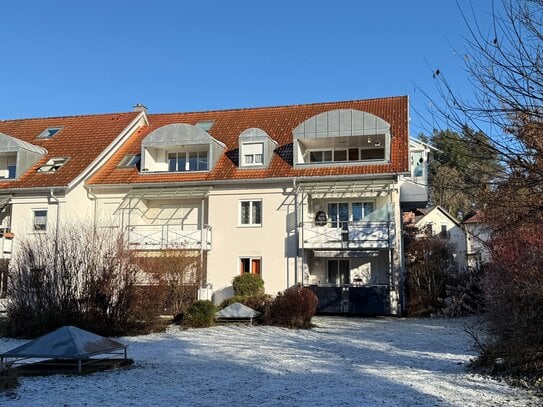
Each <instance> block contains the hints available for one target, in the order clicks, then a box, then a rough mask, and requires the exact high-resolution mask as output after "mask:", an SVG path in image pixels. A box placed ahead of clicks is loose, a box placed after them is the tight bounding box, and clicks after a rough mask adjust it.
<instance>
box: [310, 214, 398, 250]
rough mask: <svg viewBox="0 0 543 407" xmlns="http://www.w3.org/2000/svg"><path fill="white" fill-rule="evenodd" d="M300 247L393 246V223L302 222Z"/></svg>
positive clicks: (372, 247)
mask: <svg viewBox="0 0 543 407" xmlns="http://www.w3.org/2000/svg"><path fill="white" fill-rule="evenodd" d="M301 226H302V229H303V230H302V236H303V238H302V239H300V247H303V248H306V249H326V248H330V249H331V248H357V249H381V248H383V249H384V248H390V247H392V246H393V245H394V236H395V230H394V226H395V224H394V222H392V221H356V222H339V221H335V222H330V221H328V222H326V223H320V222H303V223H302V225H301Z"/></svg>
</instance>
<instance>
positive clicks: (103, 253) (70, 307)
mask: <svg viewBox="0 0 543 407" xmlns="http://www.w3.org/2000/svg"><path fill="white" fill-rule="evenodd" d="M170 260H172V258H171V257H169V256H168V255H165V257H164V258H158V259H157V260H156V261H155V262H154V263H153V265H152V267H150V266H149V262H146V261H144V260H142V257H141V256H140V257H138V256H137V255H136V253H135V252H134V251H132V250H128V249H127V246H126V242H125V241H124V238H123V236H122V235H120V234H119V235H112V234H111V231H109V230H105V229H94V228H90V227H85V226H81V225H74V226H63V227H62V228H61V229H60V231H59V233H56V234H54V233H44V234H37V235H35V236H33V238H31V239H28V240H23V241H21V242H20V244H19V247H18V248H17V250H16V253H15V256H14V259H13V260H12V263H11V271H10V281H9V287H8V310H7V311H8V321H7V326H6V333H7V334H8V335H11V336H18V337H35V336H39V335H41V334H44V333H47V332H50V331H52V330H54V329H56V328H58V327H60V326H63V325H68V324H71V325H77V326H79V327H81V328H83V329H88V330H91V331H93V332H96V333H98V334H101V335H107V336H116V335H124V334H134V333H141V332H148V331H149V330H151V329H153V327H154V324H155V322H156V319H157V316H158V315H160V314H162V313H163V310H164V301H165V299H166V298H167V297H168V295H170V298H169V299H170V301H171V302H175V301H173V299H172V295H174V294H171V293H172V292H175V295H177V294H178V292H177V291H176V290H178V285H179V284H174V282H179V281H180V280H179V279H177V280H176V279H175V278H170V276H169V275H168V273H164V275H162V274H161V273H160V271H161V270H164V269H170V266H169V263H170ZM146 266H149V267H146ZM151 271H152V272H151ZM172 273H173V272H172ZM174 274H175V273H174ZM165 276H167V277H165ZM181 281H184V280H183V279H181ZM166 293H167V294H166ZM176 306H177V307H179V304H177V303H176Z"/></svg>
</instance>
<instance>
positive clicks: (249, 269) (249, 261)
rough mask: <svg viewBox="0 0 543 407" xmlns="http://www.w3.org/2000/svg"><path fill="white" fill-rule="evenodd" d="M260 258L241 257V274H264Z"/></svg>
mask: <svg viewBox="0 0 543 407" xmlns="http://www.w3.org/2000/svg"><path fill="white" fill-rule="evenodd" d="M261 263H262V259H261V258H260V257H241V258H240V259H239V267H240V274H257V275H259V276H260V275H261V274H262V268H261Z"/></svg>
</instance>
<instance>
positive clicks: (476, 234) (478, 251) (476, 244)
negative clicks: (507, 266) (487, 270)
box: [464, 211, 491, 269]
mask: <svg viewBox="0 0 543 407" xmlns="http://www.w3.org/2000/svg"><path fill="white" fill-rule="evenodd" d="M464 228H465V229H466V237H467V240H466V246H467V262H468V266H469V267H472V268H475V269H479V268H480V267H481V266H482V265H484V264H487V263H489V262H490V260H491V255H490V250H489V249H488V243H489V242H490V238H491V230H490V228H489V227H488V226H487V225H486V224H485V222H484V217H483V213H482V212H481V211H476V212H475V213H474V214H473V215H471V216H469V217H468V218H467V219H465V220H464Z"/></svg>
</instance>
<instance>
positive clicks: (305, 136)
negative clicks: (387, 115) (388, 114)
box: [292, 109, 391, 165]
mask: <svg viewBox="0 0 543 407" xmlns="http://www.w3.org/2000/svg"><path fill="white" fill-rule="evenodd" d="M292 136H293V148H294V157H293V158H294V165H326V164H328V165H331V164H335V163H357V164H361V163H372V164H374V163H385V162H389V161H390V138H391V134H390V124H389V123H388V122H386V121H385V120H383V119H382V118H380V117H378V116H375V115H373V114H371V113H368V112H362V111H360V110H355V109H338V110H331V111H328V112H324V113H320V114H318V115H316V116H313V117H310V118H309V119H307V120H306V121H304V122H303V123H301V124H300V125H298V126H297V127H296V128H295V129H294V130H293V132H292Z"/></svg>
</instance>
